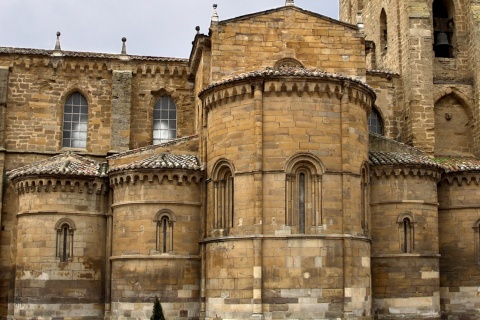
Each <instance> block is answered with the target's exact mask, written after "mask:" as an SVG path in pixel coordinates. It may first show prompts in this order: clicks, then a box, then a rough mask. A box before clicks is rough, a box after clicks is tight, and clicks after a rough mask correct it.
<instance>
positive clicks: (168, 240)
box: [153, 209, 177, 253]
mask: <svg viewBox="0 0 480 320" xmlns="http://www.w3.org/2000/svg"><path fill="white" fill-rule="evenodd" d="M153 221H154V222H155V223H156V241H155V243H156V244H155V250H156V251H157V252H160V253H173V231H174V224H175V222H176V221H177V219H176V217H175V214H174V213H173V212H172V211H170V210H168V209H163V210H160V211H159V212H158V213H157V214H156V216H155V219H154V220H153Z"/></svg>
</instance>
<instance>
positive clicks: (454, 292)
mask: <svg viewBox="0 0 480 320" xmlns="http://www.w3.org/2000/svg"><path fill="white" fill-rule="evenodd" d="M440 293H441V297H442V319H445V320H478V319H480V287H454V288H449V287H441V288H440Z"/></svg>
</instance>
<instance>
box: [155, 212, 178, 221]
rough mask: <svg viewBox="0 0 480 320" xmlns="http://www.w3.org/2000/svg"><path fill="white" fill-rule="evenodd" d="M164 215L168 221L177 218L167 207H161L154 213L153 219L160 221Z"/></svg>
mask: <svg viewBox="0 0 480 320" xmlns="http://www.w3.org/2000/svg"><path fill="white" fill-rule="evenodd" d="M164 217H167V218H168V221H172V222H176V221H177V218H176V217H175V214H174V213H173V212H172V211H171V210H169V209H162V210H160V211H158V212H157V214H156V215H155V219H154V220H153V221H155V222H159V221H161V220H162V219H163V218H164Z"/></svg>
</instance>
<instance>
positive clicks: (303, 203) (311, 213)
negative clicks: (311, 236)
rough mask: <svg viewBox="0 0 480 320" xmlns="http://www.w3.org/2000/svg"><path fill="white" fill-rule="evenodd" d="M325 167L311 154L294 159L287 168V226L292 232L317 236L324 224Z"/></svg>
mask: <svg viewBox="0 0 480 320" xmlns="http://www.w3.org/2000/svg"><path fill="white" fill-rule="evenodd" d="M322 173H323V167H322V165H321V163H320V161H319V160H318V159H316V158H315V157H314V156H312V155H308V154H300V155H297V156H294V157H292V158H291V159H290V160H289V161H288V163H287V166H286V186H285V190H286V204H285V207H286V210H285V224H286V225H287V226H290V227H291V230H292V233H300V234H304V233H316V232H317V229H318V227H320V226H321V225H322V206H321V202H322V199H321V198H322Z"/></svg>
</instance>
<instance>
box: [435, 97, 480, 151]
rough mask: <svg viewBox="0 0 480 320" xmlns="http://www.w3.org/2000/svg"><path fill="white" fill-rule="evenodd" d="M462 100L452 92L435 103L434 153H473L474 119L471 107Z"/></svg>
mask: <svg viewBox="0 0 480 320" xmlns="http://www.w3.org/2000/svg"><path fill="white" fill-rule="evenodd" d="M463 101H464V99H459V96H458V95H457V94H455V93H454V92H452V93H450V94H447V95H444V96H443V97H441V98H440V99H439V100H438V101H437V102H436V103H435V107H434V114H435V154H436V155H445V156H471V155H473V152H474V145H473V124H474V119H473V114H472V111H471V109H470V108H469V107H468V105H466V104H465V103H464V102H463Z"/></svg>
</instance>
